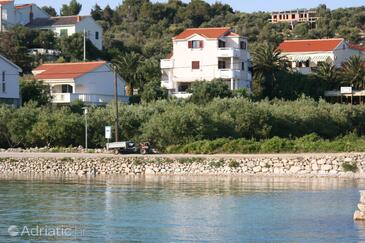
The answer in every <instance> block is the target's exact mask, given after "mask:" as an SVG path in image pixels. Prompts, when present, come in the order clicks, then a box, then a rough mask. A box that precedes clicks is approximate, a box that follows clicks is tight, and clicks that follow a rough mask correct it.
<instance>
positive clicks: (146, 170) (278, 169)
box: [0, 154, 365, 178]
mask: <svg viewBox="0 0 365 243" xmlns="http://www.w3.org/2000/svg"><path fill="white" fill-rule="evenodd" d="M11 173H14V174H25V173H27V174H41V175H71V176H72V175H77V176H84V175H118V174H120V175H131V174H137V175H141V174H142V175H143V174H146V175H147V174H148V175H151V174H156V175H173V174H176V175H275V176H276V175H277V176H292V175H295V176H311V177H315V176H331V177H357V178H362V177H363V178H365V154H349V155H330V156H328V155H327V156H324V155H323V156H318V155H317V156H313V157H312V156H305V157H302V156H291V157H288V158H286V157H280V156H264V157H260V156H259V157H256V156H252V157H249V156H247V157H245V158H240V159H219V158H194V157H192V158H177V159H171V158H151V157H146V158H142V157H135V158H133V157H128V158H127V157H122V156H120V157H104V158H71V157H65V158H0V174H11Z"/></svg>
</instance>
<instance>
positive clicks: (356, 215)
mask: <svg viewBox="0 0 365 243" xmlns="http://www.w3.org/2000/svg"><path fill="white" fill-rule="evenodd" d="M354 220H365V212H361V211H359V210H356V211H355V213H354Z"/></svg>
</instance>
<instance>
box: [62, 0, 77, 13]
mask: <svg viewBox="0 0 365 243" xmlns="http://www.w3.org/2000/svg"><path fill="white" fill-rule="evenodd" d="M81 8H82V4H81V3H79V2H77V0H71V1H70V3H69V4H68V5H67V4H63V5H62V8H61V16H72V15H78V14H79V13H80V11H81Z"/></svg>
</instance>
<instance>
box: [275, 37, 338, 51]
mask: <svg viewBox="0 0 365 243" xmlns="http://www.w3.org/2000/svg"><path fill="white" fill-rule="evenodd" d="M342 41H343V39H319V40H286V41H284V42H282V43H281V44H280V45H279V47H278V49H279V50H280V51H282V52H320V51H333V50H334V49H335V48H336V47H337V46H338V45H339V44H340V43H341V42H342Z"/></svg>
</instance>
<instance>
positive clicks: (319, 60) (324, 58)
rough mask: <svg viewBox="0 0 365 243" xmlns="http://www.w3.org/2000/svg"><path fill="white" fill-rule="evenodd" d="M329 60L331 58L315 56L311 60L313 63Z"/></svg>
mask: <svg viewBox="0 0 365 243" xmlns="http://www.w3.org/2000/svg"><path fill="white" fill-rule="evenodd" d="M328 58H331V57H330V56H313V57H312V58H311V61H313V62H325V61H327V59H328Z"/></svg>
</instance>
